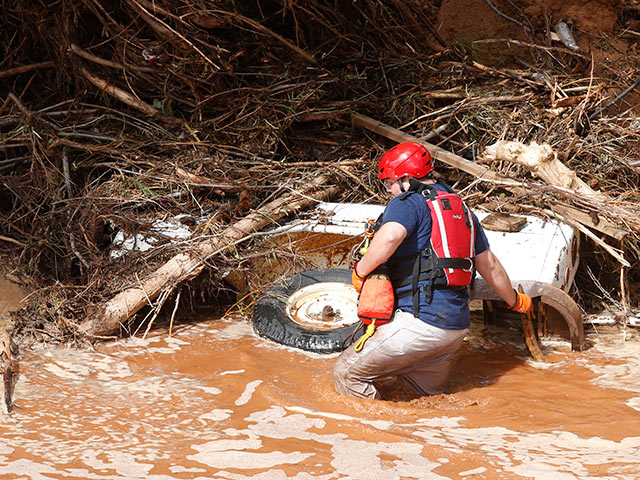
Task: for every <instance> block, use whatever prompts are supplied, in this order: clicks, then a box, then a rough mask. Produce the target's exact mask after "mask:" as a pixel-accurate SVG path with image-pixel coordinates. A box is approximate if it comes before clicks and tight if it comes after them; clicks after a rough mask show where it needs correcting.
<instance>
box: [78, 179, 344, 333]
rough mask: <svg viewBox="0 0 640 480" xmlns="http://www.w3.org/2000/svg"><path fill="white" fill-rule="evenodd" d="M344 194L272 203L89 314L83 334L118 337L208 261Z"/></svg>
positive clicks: (334, 189)
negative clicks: (140, 313)
mask: <svg viewBox="0 0 640 480" xmlns="http://www.w3.org/2000/svg"><path fill="white" fill-rule="evenodd" d="M326 181H327V178H326V177H324V176H319V177H317V178H316V179H314V180H313V181H311V182H310V184H309V187H308V188H306V189H305V190H306V191H307V192H309V191H312V190H313V189H315V188H318V187H319V186H321V185H323V184H324V183H326ZM340 190H341V187H338V186H331V187H328V188H326V189H324V190H321V191H318V192H316V193H313V194H309V193H306V194H305V195H301V194H300V193H289V194H287V195H284V196H283V197H281V198H279V199H276V200H274V201H272V202H270V203H268V204H267V205H265V206H263V207H262V208H260V209H259V210H256V211H255V212H253V213H252V214H250V215H248V216H246V217H245V218H243V219H242V220H240V221H238V222H236V223H235V224H233V225H231V226H229V227H227V228H226V229H225V230H224V231H223V232H222V233H221V234H220V235H219V236H217V237H215V238H211V239H207V240H204V241H202V242H200V243H198V244H197V245H196V246H195V247H194V248H193V249H192V250H191V251H190V252H188V253H180V254H178V255H176V256H174V257H173V258H172V259H170V260H169V261H168V262H167V263H165V264H164V265H163V266H161V267H160V268H159V269H157V270H156V271H155V272H153V273H151V274H150V275H149V276H148V277H147V278H145V279H144V280H142V281H141V283H140V285H139V286H137V287H131V288H128V289H126V290H124V291H122V292H120V293H119V294H117V295H116V296H115V297H113V298H112V299H111V300H109V301H107V302H106V303H103V304H101V305H97V306H94V307H93V308H91V311H88V312H87V313H88V316H87V319H86V321H85V322H83V323H82V325H80V327H79V329H80V333H81V334H84V335H86V336H88V337H93V338H99V337H105V336H110V335H114V334H116V333H117V332H118V330H119V329H120V327H121V326H123V325H125V324H126V323H127V321H128V319H129V318H130V317H131V316H132V315H134V314H135V313H136V312H138V311H139V310H140V309H141V308H143V307H144V306H145V305H149V304H150V302H151V301H153V300H154V299H155V298H157V297H158V296H159V295H160V293H162V291H164V290H165V289H167V288H174V287H175V286H176V285H177V284H179V283H180V282H183V281H185V280H190V279H192V278H194V277H196V276H197V275H198V274H199V273H200V272H201V271H202V270H203V268H204V266H205V261H206V260H207V259H208V258H210V257H211V256H213V255H216V254H218V253H220V252H222V251H224V250H226V249H227V248H229V247H231V246H232V245H235V244H237V243H238V242H239V241H242V240H244V239H246V238H245V237H247V236H250V235H251V234H253V233H255V232H256V231H259V230H261V229H264V228H265V227H267V226H269V225H270V224H272V223H273V222H275V221H277V220H279V219H281V218H283V217H285V216H287V215H289V214H291V213H294V212H296V211H298V210H301V209H304V208H307V207H309V206H311V205H313V204H314V203H316V202H317V201H322V200H325V199H327V198H329V197H331V196H332V195H335V194H337V193H338V192H339V191H340Z"/></svg>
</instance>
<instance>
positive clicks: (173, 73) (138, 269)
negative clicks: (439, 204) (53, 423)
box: [0, 0, 640, 340]
mask: <svg viewBox="0 0 640 480" xmlns="http://www.w3.org/2000/svg"><path fill="white" fill-rule="evenodd" d="M440 3H441V2H427V1H419V0H412V1H400V0H382V1H371V0H355V1H353V2H337V1H322V0H301V1H295V2H293V1H285V2H279V1H268V2H266V1H260V0H254V1H247V2H236V1H234V0H222V1H216V2H196V3H193V2H187V1H183V0H165V1H155V2H150V1H148V0H121V1H119V2H115V1H114V2H102V1H97V0H60V1H52V2H49V3H45V2H36V4H34V2H29V1H26V0H7V1H4V2H3V8H2V13H1V15H2V22H3V24H4V27H5V28H3V29H2V30H1V31H0V36H1V37H0V38H1V40H2V46H3V47H2V48H3V57H2V58H3V60H2V62H1V63H0V79H1V80H2V84H0V93H1V95H2V97H1V98H2V99H3V103H2V106H0V134H1V135H2V144H1V145H0V153H1V155H2V157H1V159H0V174H1V175H2V177H1V178H2V189H1V190H0V222H1V223H0V225H1V233H0V235H1V237H0V240H1V242H0V246H1V248H2V251H3V256H4V257H5V258H7V259H11V275H13V277H14V278H21V279H22V281H24V282H30V283H31V287H32V288H33V289H34V290H35V291H36V292H35V293H34V294H33V295H32V296H31V297H30V302H29V304H28V305H27V306H25V308H23V309H22V311H21V312H19V313H18V315H17V316H16V318H15V319H14V321H15V323H16V326H18V327H19V328H20V329H21V330H23V331H24V332H26V333H30V334H35V333H38V334H43V335H45V336H49V337H51V338H53V339H56V340H58V339H65V338H69V337H72V336H74V335H77V332H78V324H80V323H81V322H82V320H83V319H84V317H85V313H86V311H87V308H88V307H90V306H91V305H96V304H99V303H101V302H103V301H105V300H106V299H109V298H111V297H113V295H115V294H116V293H117V292H119V291H121V290H122V289H124V288H126V287H127V286H129V285H133V284H136V282H138V281H139V278H141V277H143V276H144V275H145V274H146V273H148V272H150V271H152V270H153V269H154V268H156V267H157V266H158V265H159V264H161V263H162V262H163V261H165V260H166V259H167V258H169V257H171V256H173V255H174V254H175V253H176V252H177V251H185V250H188V249H189V248H190V245H191V243H190V242H195V241H197V240H198V239H202V238H205V237H206V236H215V235H216V232H219V231H220V230H221V228H222V226H224V225H225V224H228V223H229V222H231V221H233V220H234V219H238V218H241V217H242V216H244V215H245V214H246V213H247V212H248V211H249V210H250V209H255V208H257V207H259V206H260V205H263V204H264V203H266V202H268V201H269V200H270V199H273V198H275V197H277V196H279V195H280V194H281V193H282V192H290V191H297V190H299V189H300V188H301V186H303V185H307V184H309V183H310V182H311V179H313V178H315V177H316V176H318V175H319V174H320V173H323V174H325V175H327V176H328V177H327V178H330V179H332V180H331V181H332V182H333V183H335V184H336V185H340V186H341V187H342V188H343V193H341V194H340V197H339V198H337V199H336V200H338V201H374V202H383V201H384V200H383V198H381V197H379V196H378V195H379V194H380V193H381V192H380V190H379V187H378V186H377V184H376V178H375V164H376V160H377V158H378V157H379V154H380V153H381V152H382V151H383V150H385V149H386V148H388V147H389V146H390V142H389V141H388V140H385V139H384V138H381V137H378V136H376V135H374V134H371V133H367V132H364V131H359V130H355V129H354V128H353V126H352V124H351V117H350V115H351V113H354V112H359V113H365V114H367V115H369V116H372V117H374V118H377V119H380V120H382V121H384V122H386V123H388V124H390V125H393V126H395V127H397V128H400V129H401V130H403V131H404V132H406V133H409V134H411V135H414V136H417V137H419V138H425V139H426V138H431V139H432V140H431V141H432V142H434V143H437V144H438V145H439V146H441V147H442V148H445V149H447V150H451V151H455V152H456V153H457V154H458V155H461V156H463V157H465V158H468V159H470V160H473V161H475V160H476V159H477V154H478V153H480V152H481V151H482V149H483V148H485V147H486V146H488V145H491V144H493V143H495V142H496V141H497V140H500V139H516V140H520V141H522V142H531V141H536V142H538V143H547V144H550V145H551V146H552V147H553V149H554V150H555V151H556V152H558V154H559V158H560V159H561V160H562V161H563V162H565V163H566V164H567V165H568V166H569V168H571V169H573V170H575V171H576V172H577V173H578V175H579V176H580V177H581V178H582V179H583V180H585V181H586V182H588V183H589V185H590V186H591V187H592V188H594V189H595V190H600V191H603V192H606V193H608V194H609V195H610V196H612V197H613V198H614V199H615V201H614V204H612V205H609V207H611V209H612V211H613V210H615V209H616V208H619V209H622V210H623V211H624V212H627V216H626V218H622V219H621V218H619V216H616V215H615V212H614V214H612V215H610V217H611V218H609V220H610V221H612V222H613V223H615V224H616V225H617V228H619V229H621V230H622V231H623V232H624V238H623V239H622V240H621V241H620V243H619V244H615V245H614V247H615V248H617V249H618V250H619V251H620V252H622V253H623V254H624V255H625V257H626V259H627V260H628V261H629V262H630V264H631V267H630V269H629V272H630V274H629V276H628V278H627V277H625V281H626V280H628V281H629V282H632V283H634V282H638V281H640V279H639V278H638V256H640V222H639V221H638V218H639V216H640V211H639V209H638V207H637V205H638V200H639V195H638V192H637V185H638V180H639V177H640V175H639V170H638V166H639V164H640V163H639V159H640V151H639V146H638V145H639V143H638V137H639V132H640V123H639V122H638V120H637V119H636V117H635V115H636V114H637V104H638V98H639V95H638V94H637V93H636V92H633V91H631V92H627V94H626V95H625V96H624V97H618V98H617V97H616V96H617V95H619V94H620V93H621V92H623V91H624V90H625V88H627V87H628V86H630V85H631V86H632V85H633V84H634V82H635V81H636V79H637V77H638V75H640V73H639V69H638V67H639V65H638V56H637V55H636V56H633V55H632V53H633V52H634V51H635V50H634V49H635V48H636V44H635V43H634V41H636V42H637V36H638V35H639V34H638V33H637V30H638V28H637V26H638V25H639V24H640V22H639V19H640V7H639V6H638V5H637V3H636V2H630V1H628V2H606V3H603V4H602V8H603V10H606V12H604V11H603V15H602V16H601V18H604V17H605V15H604V13H607V14H614V15H613V17H614V19H615V20H614V21H613V22H612V23H611V25H610V28H609V29H608V30H606V31H594V30H593V29H589V28H587V27H586V26H585V25H586V24H579V19H578V17H574V19H573V20H574V21H575V25H576V29H575V32H576V33H577V32H579V33H580V35H579V36H578V44H579V46H578V45H575V47H576V48H573V46H571V45H570V44H568V45H569V47H567V46H565V45H563V44H562V43H559V42H556V41H554V39H555V37H554V34H553V25H554V24H555V23H556V22H558V21H559V20H562V18H559V16H560V15H561V13H562V10H561V7H560V5H563V6H564V7H563V8H565V10H566V9H567V8H568V6H569V5H570V4H571V3H572V2H554V1H547V2H524V3H525V4H529V6H528V7H527V8H524V7H523V8H522V9H520V8H518V7H515V6H514V3H513V2H509V1H505V2H478V3H479V4H481V6H482V8H483V9H484V10H482V9H481V10H480V11H477V10H474V11H473V12H467V11H465V10H464V8H463V6H464V2H456V1H454V0H450V1H449V2H442V5H440ZM579 3H580V2H577V3H576V4H579ZM452 12H453V13H455V15H453V14H452ZM482 12H484V13H482ZM612 12H613V13H612ZM586 13H588V16H589V17H591V16H592V13H593V12H591V11H589V12H586ZM481 14H483V15H486V16H487V18H489V19H491V22H489V21H486V20H483V21H482V23H483V25H484V27H485V28H490V27H491V26H493V28H494V31H493V32H490V33H491V34H490V35H487V32H480V33H478V32H475V33H473V34H469V32H467V31H466V30H465V26H466V25H468V23H465V21H467V22H468V21H469V19H471V18H474V19H475V18H476V17H477V16H478V15H481ZM463 15H466V19H465V18H463ZM436 20H437V21H436ZM434 25H438V28H436V27H435V26H434ZM443 25H444V26H448V27H449V29H450V31H448V30H447V32H448V33H446V35H445V34H444V33H442V32H445V30H446V28H444V27H443ZM634 28H635V30H634ZM439 32H440V33H439ZM629 32H632V34H630V33H629ZM498 33H499V35H500V38H496V35H498ZM483 35H484V36H483ZM634 35H635V36H634ZM565 43H566V42H565ZM588 51H590V53H587V52H588ZM603 52H606V55H605V54H603ZM636 85H637V83H636ZM612 100H613V101H612ZM634 108H635V110H634ZM434 138H435V140H433V139H434ZM340 161H341V162H342V163H341V164H340V165H339V166H338V165H337V163H338V162H340ZM440 167H442V166H440ZM490 167H491V169H492V170H494V171H496V172H498V173H501V174H503V175H507V176H510V177H512V178H516V179H528V180H531V176H530V175H529V173H528V172H527V171H526V169H524V168H522V167H520V166H517V165H513V164H509V163H505V162H500V161H496V162H492V163H491V165H490ZM441 171H442V173H443V175H444V176H445V177H447V178H448V179H449V181H450V182H451V183H456V187H457V188H458V189H459V190H463V191H464V195H465V197H466V199H467V200H468V201H469V202H470V203H471V204H472V205H476V206H479V205H481V204H483V205H484V206H485V207H487V208H491V209H498V210H505V211H523V209H524V210H526V211H527V212H528V213H531V212H533V213H536V212H538V213H540V214H544V213H543V212H544V211H545V210H546V209H547V208H548V207H549V205H550V204H553V203H554V202H555V201H556V200H557V199H558V198H559V197H562V193H561V192H558V191H554V190H553V189H544V188H533V189H531V190H530V191H529V192H528V193H525V194H520V195H513V194H511V193H510V192H508V191H505V190H503V189H502V188H500V187H499V186H495V185H494V186H491V185H487V184H483V183H478V182H475V181H474V180H475V179H474V178H473V177H470V176H468V175H462V176H461V174H460V172H459V171H457V170H455V169H452V168H441ZM565 197H566V195H565ZM562 198H563V201H564V202H565V203H567V202H568V203H570V204H571V201H569V200H567V199H566V198H564V197H562ZM572 205H573V206H574V207H578V208H581V209H582V210H584V211H585V212H586V213H587V214H589V215H595V216H596V217H597V215H598V214H599V215H601V216H604V217H605V218H606V217H607V212H606V211H603V210H598V211H596V212H594V211H590V208H592V207H591V206H589V205H586V206H585V205H580V204H576V202H574V203H573V204H572ZM176 217H178V218H182V222H183V223H185V224H187V225H191V226H192V227H193V226H194V225H197V226H196V227H193V232H192V236H191V240H189V241H185V242H181V243H178V244H176V243H170V242H168V241H165V242H162V241H161V242H160V243H159V244H158V246H157V247H156V248H154V249H152V250H150V251H148V252H137V253H133V252H132V253H131V254H129V255H126V256H124V257H119V258H115V257H114V256H113V255H112V251H113V250H112V246H113V245H112V244H113V241H114V237H115V236H116V235H117V234H118V233H119V232H123V233H129V234H132V233H145V232H146V233H150V231H151V225H152V224H153V222H155V221H157V220H159V219H168V218H176ZM201 218H207V221H206V222H199V221H198V219H201ZM155 236H156V237H160V240H162V238H161V237H162V235H160V234H158V233H157V232H156V233H155ZM620 238H622V237H620ZM165 240H166V239H165ZM604 240H605V241H607V242H608V243H611V240H612V239H611V238H609V237H604ZM615 241H617V240H614V242H615ZM237 248H238V249H239V250H238V251H237V252H236V253H237V255H236V256H233V255H230V256H228V257H226V258H225V257H224V256H220V257H216V259H215V260H210V261H209V264H208V266H209V269H208V273H209V274H210V278H208V280H210V281H211V283H210V284H209V289H210V291H211V293H213V294H220V293H221V292H223V291H224V290H225V289H226V288H228V287H226V286H225V285H224V284H223V283H221V282H220V280H219V278H220V275H219V273H220V272H222V271H224V270H228V269H231V268H242V267H243V261H244V260H243V259H246V258H248V257H249V256H250V253H249V251H250V250H251V249H252V248H253V246H252V245H251V244H249V243H247V244H244V245H239V246H238V247H237ZM586 248H587V249H590V250H591V251H592V252H591V253H592V254H591V255H588V256H586V257H585V259H586V261H583V264H582V271H581V278H579V279H578V284H579V288H578V290H577V292H576V293H578V294H579V300H580V301H581V304H582V306H583V307H584V308H590V307H593V306H594V305H596V304H597V303H598V302H599V301H600V299H604V300H605V301H606V302H620V303H621V304H623V303H626V299H625V298H624V296H623V295H621V293H620V289H619V283H618V280H619V277H618V273H617V272H618V268H619V266H618V263H617V262H616V260H615V259H613V258H612V257H611V256H610V255H609V254H608V253H607V252H606V251H604V250H602V249H601V248H600V246H599V245H598V244H594V243H587V245H586ZM212 273H214V275H211V274H212ZM215 273H217V274H215ZM255 281H256V282H257V281H258V280H257V279H255ZM206 283H207V282H202V284H200V285H199V287H198V290H201V289H202V288H204V287H203V285H204V284H206ZM632 301H634V302H636V303H637V301H638V300H637V298H636V299H632Z"/></svg>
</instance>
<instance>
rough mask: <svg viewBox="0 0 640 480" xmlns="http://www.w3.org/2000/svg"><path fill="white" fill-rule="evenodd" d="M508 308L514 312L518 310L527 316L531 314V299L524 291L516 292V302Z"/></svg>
mask: <svg viewBox="0 0 640 480" xmlns="http://www.w3.org/2000/svg"><path fill="white" fill-rule="evenodd" d="M509 308H510V309H511V310H513V311H514V312H520V313H523V314H525V315H527V316H531V315H533V301H532V300H531V297H530V296H529V295H527V294H526V293H520V292H516V303H515V304H513V305H511V306H510V307H509Z"/></svg>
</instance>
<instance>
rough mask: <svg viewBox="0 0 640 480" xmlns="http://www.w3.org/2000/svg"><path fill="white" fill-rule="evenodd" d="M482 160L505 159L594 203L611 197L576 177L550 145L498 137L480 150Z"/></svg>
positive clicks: (551, 183)
mask: <svg viewBox="0 0 640 480" xmlns="http://www.w3.org/2000/svg"><path fill="white" fill-rule="evenodd" d="M482 157H483V159H484V160H488V161H495V160H506V161H508V162H512V163H517V164H518V165H522V166H523V167H525V168H527V169H528V170H529V171H530V172H531V173H532V174H533V175H535V176H537V177H538V178H540V179H542V180H544V181H545V183H547V184H548V185H553V186H556V187H560V188H564V189H567V190H571V191H573V192H575V193H578V194H581V195H585V196H586V197H587V198H588V199H590V200H592V201H596V202H603V201H605V202H606V201H608V200H611V199H610V198H609V197H608V196H607V195H605V194H603V193H601V192H596V191H595V190H593V189H592V188H591V187H589V185H587V184H586V183H585V182H583V181H582V180H580V179H579V178H578V175H577V174H576V172H574V171H573V170H571V169H570V168H568V167H567V166H566V165H564V164H563V163H562V162H561V161H560V160H558V156H557V155H556V153H555V152H554V151H553V148H552V147H551V145H548V144H546V143H543V144H537V143H536V142H531V143H530V144H529V145H524V144H523V143H520V142H510V141H506V140H501V141H499V142H496V143H494V144H493V145H489V146H488V147H487V148H486V149H485V150H484V152H483V154H482Z"/></svg>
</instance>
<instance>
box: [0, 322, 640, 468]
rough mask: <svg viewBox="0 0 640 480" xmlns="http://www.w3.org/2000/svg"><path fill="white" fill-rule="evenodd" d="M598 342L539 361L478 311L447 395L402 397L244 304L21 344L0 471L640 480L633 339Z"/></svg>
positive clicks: (608, 336)
mask: <svg viewBox="0 0 640 480" xmlns="http://www.w3.org/2000/svg"><path fill="white" fill-rule="evenodd" d="M628 336H629V337H630V335H628ZM587 340H588V342H590V343H591V344H592V345H591V347H590V348H589V349H587V350H586V351H584V352H579V353H575V352H571V351H570V346H569V344H568V343H567V342H565V341H563V340H549V341H545V345H544V349H545V350H546V352H547V353H548V354H549V356H550V362H549V363H546V364H541V363H536V362H533V361H532V360H531V359H530V358H529V357H528V355H527V354H526V351H525V350H524V345H523V344H522V342H521V341H520V339H519V337H518V335H517V333H516V332H515V331H511V330H507V329H504V328H502V329H497V330H496V329H495V328H494V329H493V330H487V329H485V328H484V327H483V326H482V325H481V324H480V322H478V321H476V320H474V327H473V329H472V331H471V332H470V335H469V336H468V337H467V339H466V340H465V343H464V346H463V348H462V349H461V351H460V352H459V355H458V358H457V367H456V369H455V372H454V375H453V377H452V380H451V385H450V387H451V393H450V394H449V395H440V396H435V397H424V398H414V399H410V398H404V399H402V400H398V401H366V400H358V399H353V398H347V397H340V396H338V395H337V394H336V393H335V392H334V390H333V379H332V373H331V369H332V366H333V362H334V360H335V355H328V356H327V355H316V354H309V353H305V352H301V351H297V350H293V349H289V348H286V347H282V346H280V345H276V344H274V343H271V342H270V341H268V340H265V339H261V338H259V337H257V336H256V335H255V334H254V333H253V331H252V329H251V326H250V324H249V323H248V322H247V321H246V320H243V319H242V318H226V319H219V318H204V319H202V318H201V319H198V321H197V322H194V323H191V324H182V325H180V326H179V327H178V328H177V329H175V330H174V331H173V333H172V335H171V336H169V334H168V332H167V331H166V330H162V329H158V330H155V331H152V332H151V334H150V335H149V336H148V337H147V338H146V339H141V338H132V339H124V340H120V341H116V342H112V343H108V344H100V345H98V346H96V347H95V348H94V349H93V350H78V349H71V348H67V347H64V346H55V347H54V346H49V347H45V346H31V347H28V346H23V349H22V352H21V374H20V379H19V382H18V384H17V387H16V391H15V397H14V400H15V402H16V404H17V405H18V407H17V408H16V409H15V410H14V413H13V414H12V415H11V416H6V415H5V416H3V417H1V416H0V419H1V420H2V421H1V423H0V433H1V438H2V440H1V442H0V478H2V479H138V478H139V479H157V480H164V479H209V478H215V479H233V480H240V479H249V478H250V479H264V480H272V479H275V480H280V479H282V480H284V479H297V480H303V479H389V480H391V479H394V480H395V479H461V478H465V479H466V478H468V479H519V478H535V479H545V480H546V479H563V480H564V479H596V478H607V479H617V478H621V479H622V478H625V479H626V478H631V479H633V478H640V467H639V466H638V458H640V411H639V410H640V357H639V356H638V353H639V352H640V348H639V347H640V342H639V341H638V339H637V338H635V337H633V338H627V339H626V341H625V340H624V339H623V337H622V335H621V334H620V333H619V332H617V331H612V332H609V333H603V332H600V333H599V334H598V335H596V334H595V333H589V334H588V336H587ZM383 388H387V391H388V393H389V394H390V395H396V394H397V395H400V393H401V389H397V386H395V385H394V384H393V383H390V384H389V385H386V384H385V385H383ZM394 392H395V393H394ZM397 398H403V397H402V395H400V396H398V397H397Z"/></svg>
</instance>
